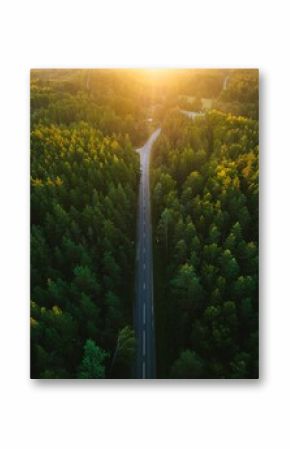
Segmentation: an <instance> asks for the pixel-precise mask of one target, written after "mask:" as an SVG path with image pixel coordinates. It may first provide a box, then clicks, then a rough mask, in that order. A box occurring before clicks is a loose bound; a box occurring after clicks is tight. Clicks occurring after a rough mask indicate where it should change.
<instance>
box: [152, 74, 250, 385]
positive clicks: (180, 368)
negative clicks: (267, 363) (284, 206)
mask: <svg viewBox="0 0 290 449" xmlns="http://www.w3.org/2000/svg"><path fill="white" fill-rule="evenodd" d="M255 73H256V84H257V83H258V80H257V71H255ZM225 92H226V93H227V91H225ZM222 95H224V96H225V97H226V96H227V95H226V94H222ZM230 95H232V93H229V96H230ZM239 95H240V94H239ZM227 98H229V97H227ZM240 101H242V99H240ZM251 101H252V98H249V99H248V98H246V99H244V110H248V109H247V106H248V105H247V104H246V103H247V102H251ZM255 107H256V108H257V107H258V105H257V104H255ZM152 201H153V225H154V262H155V284H156V285H155V308H156V313H157V318H156V322H157V336H156V342H157V363H158V377H173V378H256V377H257V376H258V122H257V121H256V120H253V119H250V118H248V117H245V116H234V115H231V114H225V113H223V112H219V111H209V112H208V113H207V114H205V115H204V116H202V117H197V118H196V119H195V120H194V121H192V120H191V119H189V118H187V117H185V116H183V115H181V114H180V113H179V112H178V111H172V112H171V113H169V114H168V115H167V118H166V120H165V121H164V123H163V126H162V133H161V135H160V137H159V139H158V141H157V142H156V144H155V148H154V153H153V161H152Z"/></svg>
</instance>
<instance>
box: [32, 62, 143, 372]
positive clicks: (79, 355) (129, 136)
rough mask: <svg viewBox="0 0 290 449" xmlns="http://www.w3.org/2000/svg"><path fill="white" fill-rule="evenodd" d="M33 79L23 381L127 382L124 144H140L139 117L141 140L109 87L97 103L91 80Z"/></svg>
mask: <svg viewBox="0 0 290 449" xmlns="http://www.w3.org/2000/svg"><path fill="white" fill-rule="evenodd" d="M38 75H39V73H37V71H36V73H34V72H32V88H31V122H32V123H31V295H32V306H31V324H32V326H31V329H32V330H31V357H32V364H31V368H32V370H31V375H32V377H34V378H74V377H80V378H82V377H84V378H95V377H97V378H98V377H130V376H131V363H132V359H133V357H134V347H135V342H134V333H133V330H132V317H131V315H132V304H133V292H134V290H133V285H134V260H135V222H136V206H137V191H138V182H139V159H138V156H137V154H136V153H135V152H134V151H133V150H132V143H131V141H133V142H136V141H138V140H140V139H144V138H146V132H145V131H144V129H145V127H144V125H143V124H142V122H143V119H144V117H143V115H142V113H141V112H140V111H139V110H138V111H134V114H135V117H136V116H137V118H136V123H137V125H138V126H139V125H140V129H142V133H143V132H145V135H144V134H142V133H141V134H139V130H138V126H137V127H132V126H131V125H129V123H132V118H130V114H129V111H131V109H132V108H133V106H134V104H136V102H135V103H134V104H133V106H132V104H131V103H132V102H131V103H130V101H129V100H128V99H127V97H125V98H124V99H123V98H122V97H118V95H117V92H118V91H119V90H120V89H121V87H120V83H118V82H117V81H115V80H114V82H115V83H116V86H115V84H114V82H113V81H112V80H109V81H108V80H107V83H108V88H107V93H106V94H105V93H104V90H105V91H106V89H105V85H106V83H105V81H106V77H105V81H104V82H103V81H102V74H100V73H98V72H93V73H92V74H91V73H89V74H87V73H82V72H81V71H80V72H79V73H78V72H77V73H76V72H74V73H73V75H74V76H73V77H72V79H70V77H69V76H68V75H70V73H68V74H64V73H62V71H60V72H58V71H56V72H52V73H51V72H50V71H49V73H46V71H44V72H43V74H42V73H41V77H40V78H38ZM88 77H89V78H88ZM99 77H100V80H99ZM97 81H99V82H101V81H102V86H103V88H104V89H102V91H98V90H97V89H95V90H94V92H95V95H94V96H93V95H92V94H91V93H90V92H89V91H87V84H88V83H91V85H94V83H96V82H97ZM114 87H115V95H113V100H110V101H109V99H110V98H111V96H112V91H113V92H114ZM128 91H129V89H128ZM100 92H102V93H100ZM129 93H130V91H129ZM101 95H102V96H103V100H102V98H101ZM105 95H107V97H108V98H107V99H106V98H105ZM90 96H93V98H90ZM113 101H114V103H113ZM98 105H99V106H98ZM131 112H132V111H131ZM139 113H140V117H139ZM141 124H142V127H141ZM122 127H123V128H122ZM125 130H126V133H125ZM124 273H125V276H124Z"/></svg>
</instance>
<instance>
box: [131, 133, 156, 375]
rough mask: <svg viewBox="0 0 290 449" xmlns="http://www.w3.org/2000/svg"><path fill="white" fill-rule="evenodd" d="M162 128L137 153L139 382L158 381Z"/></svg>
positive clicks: (136, 316) (137, 331) (137, 370)
mask: <svg viewBox="0 0 290 449" xmlns="http://www.w3.org/2000/svg"><path fill="white" fill-rule="evenodd" d="M159 133H160V128H158V129H157V130H156V131H154V133H153V134H152V135H151V136H150V138H149V139H148V141H147V142H146V143H145V145H144V146H143V147H142V148H139V149H138V150H137V152H138V153H139V154H140V168H141V177H140V186H139V205H138V219H137V254H136V303H135V332H136V339H137V357H136V372H135V377H136V378H137V379H155V377H156V366H155V365H156V363H155V332H154V301H153V258H152V227H151V205H150V185H149V164H150V154H151V150H152V146H153V143H154V142H155V140H156V139H157V137H158V136H159Z"/></svg>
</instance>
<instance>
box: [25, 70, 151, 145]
mask: <svg viewBox="0 0 290 449" xmlns="http://www.w3.org/2000/svg"><path fill="white" fill-rule="evenodd" d="M150 101H151V96H150V90H148V88H147V89H146V88H145V86H144V83H142V78H141V79H140V76H138V72H137V73H135V71H132V70H131V71H130V70H105V69H99V70H92V69H90V70H85V69H83V70H33V71H32V72H31V125H32V128H33V127H34V126H37V125H38V124H43V125H49V124H52V123H53V124H55V125H65V126H69V127H74V126H75V124H76V123H78V122H80V121H84V122H86V123H88V124H89V125H91V126H92V127H94V128H95V129H98V130H100V131H101V132H102V133H103V134H104V135H106V136H112V135H119V134H122V135H125V134H128V136H129V138H130V140H131V142H132V143H133V144H134V145H139V144H141V143H143V142H144V140H145V139H146V137H147V136H148V133H149V125H148V121H147V118H148V107H149V104H150Z"/></svg>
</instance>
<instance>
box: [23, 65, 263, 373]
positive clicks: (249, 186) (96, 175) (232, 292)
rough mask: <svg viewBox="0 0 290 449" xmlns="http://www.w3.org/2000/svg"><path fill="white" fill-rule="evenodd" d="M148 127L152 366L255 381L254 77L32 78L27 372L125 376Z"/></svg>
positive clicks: (130, 74) (126, 74) (131, 353)
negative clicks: (207, 105) (208, 103)
mask: <svg viewBox="0 0 290 449" xmlns="http://www.w3.org/2000/svg"><path fill="white" fill-rule="evenodd" d="M225 77H229V80H228V83H227V88H226V89H223V83H224V80H225ZM203 98H210V99H212V101H213V105H214V108H215V110H213V109H211V110H209V111H208V112H205V114H204V115H203V116H201V117H197V118H196V119H195V120H194V121H192V120H191V119H189V118H188V117H186V116H184V115H183V114H182V113H181V112H180V109H187V110H191V111H200V110H202V107H203V103H202V99H203ZM157 126H161V128H162V132H161V134H160V137H159V138H158V140H157V142H156V143H155V147H154V150H153V158H152V163H151V192H152V207H153V242H154V279H155V308H156V346H157V366H158V373H157V375H158V377H165V378H167V377H173V378H184V377H188V378H196V377H202V378H210V377H213V378H238V377H257V375H258V76H257V71H251V70H244V71H241V70H236V71H235V70H208V69H204V70H190V69H183V70H166V71H147V72H146V71H145V70H133V69H131V70H129V69H128V70H127V69H118V70H108V69H101V70H100V69H98V70H97V69H96V70H33V71H32V72H31V377H33V378H130V377H132V375H133V371H132V366H133V364H134V359H135V349H136V341H135V336H134V330H133V329H134V323H133V306H134V299H135V298H134V295H135V292H134V280H135V255H136V219H137V201H138V186H139V178H140V168H139V155H138V154H137V153H136V152H135V151H134V149H135V148H137V147H138V146H142V145H143V143H144V142H145V141H146V139H147V138H148V136H149V135H150V133H151V132H152V131H153V130H154V129H155V128H156V127H157Z"/></svg>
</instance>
